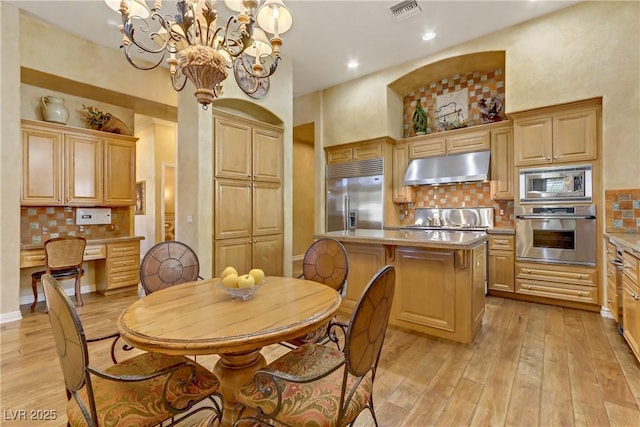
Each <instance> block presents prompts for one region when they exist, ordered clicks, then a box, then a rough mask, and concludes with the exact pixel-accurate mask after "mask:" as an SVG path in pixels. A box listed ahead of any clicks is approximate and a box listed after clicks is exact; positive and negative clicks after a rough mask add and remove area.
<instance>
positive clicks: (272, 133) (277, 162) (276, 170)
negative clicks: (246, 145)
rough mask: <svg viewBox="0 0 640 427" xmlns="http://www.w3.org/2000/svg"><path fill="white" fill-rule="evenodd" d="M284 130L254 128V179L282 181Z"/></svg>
mask: <svg viewBox="0 0 640 427" xmlns="http://www.w3.org/2000/svg"><path fill="white" fill-rule="evenodd" d="M282 152H283V147H282V131H280V130H277V131H276V130H271V129H262V128H259V127H256V128H254V129H253V179H255V180H257V181H270V182H278V183H279V182H282V169H283V168H282Z"/></svg>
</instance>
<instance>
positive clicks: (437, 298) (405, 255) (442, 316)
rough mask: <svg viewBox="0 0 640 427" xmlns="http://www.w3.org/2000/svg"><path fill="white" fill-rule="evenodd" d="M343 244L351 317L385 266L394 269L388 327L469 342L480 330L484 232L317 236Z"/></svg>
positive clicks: (346, 300) (344, 307) (344, 310)
mask: <svg viewBox="0 0 640 427" xmlns="http://www.w3.org/2000/svg"><path fill="white" fill-rule="evenodd" d="M314 237H315V238H322V237H332V238H334V239H336V240H339V241H340V242H342V244H343V245H344V247H345V248H346V250H347V253H348V255H349V274H348V277H347V294H346V296H345V298H344V299H343V301H342V305H341V307H340V311H341V312H342V313H344V314H347V315H350V314H351V312H352V310H353V308H354V306H355V304H356V302H357V301H358V299H359V297H360V295H361V293H362V291H363V290H364V287H365V286H366V285H367V283H368V282H369V280H370V279H371V277H373V275H374V274H375V273H376V272H377V271H378V270H379V269H380V268H382V267H383V266H385V265H387V264H390V265H393V266H395V268H396V291H395V295H394V300H393V307H392V312H391V318H390V319H389V322H390V324H392V325H395V326H399V327H403V328H407V329H411V330H414V331H418V332H423V333H426V334H429V335H434V336H437V337H442V338H446V339H450V340H453V341H458V342H462V343H470V342H471V341H472V340H473V338H474V336H475V335H476V333H477V332H478V331H479V330H480V328H481V327H482V317H483V315H484V303H485V290H484V286H485V275H486V249H485V248H486V242H487V240H488V238H489V237H488V236H487V234H486V233H485V232H473V231H464V232H461V231H440V230H428V231H424V230H417V231H411V230H363V229H358V230H352V231H333V232H329V233H324V234H316V235H314Z"/></svg>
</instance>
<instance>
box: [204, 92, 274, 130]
mask: <svg viewBox="0 0 640 427" xmlns="http://www.w3.org/2000/svg"><path fill="white" fill-rule="evenodd" d="M211 107H213V108H217V109H220V110H224V111H227V112H229V113H232V114H235V115H237V116H242V117H246V118H249V119H254V120H258V121H260V122H263V123H268V124H271V125H275V126H282V125H283V124H284V121H283V120H282V119H280V118H279V117H278V116H276V115H275V114H273V113H272V112H271V111H270V110H268V109H266V108H264V107H263V106H261V105H259V104H256V103H253V102H251V101H247V100H244V99H236V98H222V99H215V100H213V102H212V103H211Z"/></svg>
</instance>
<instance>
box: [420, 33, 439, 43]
mask: <svg viewBox="0 0 640 427" xmlns="http://www.w3.org/2000/svg"><path fill="white" fill-rule="evenodd" d="M435 38H436V33H434V32H433V31H427V32H426V33H424V34H423V35H422V40H424V41H428V40H433V39H435Z"/></svg>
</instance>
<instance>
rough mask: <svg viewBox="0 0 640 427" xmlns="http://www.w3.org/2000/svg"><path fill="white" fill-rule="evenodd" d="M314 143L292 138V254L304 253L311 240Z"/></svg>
mask: <svg viewBox="0 0 640 427" xmlns="http://www.w3.org/2000/svg"><path fill="white" fill-rule="evenodd" d="M314 155H315V154H314V145H313V141H311V142H308V141H301V140H297V139H294V140H293V159H294V166H293V256H294V257H295V256H299V255H304V252H305V251H306V250H307V248H308V247H309V245H311V243H312V242H313V238H312V237H311V236H312V235H313V226H314V217H315V215H314V212H315V211H314V208H313V200H314V182H315V181H316V179H315V176H316V174H315V170H314V164H313V162H314Z"/></svg>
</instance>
